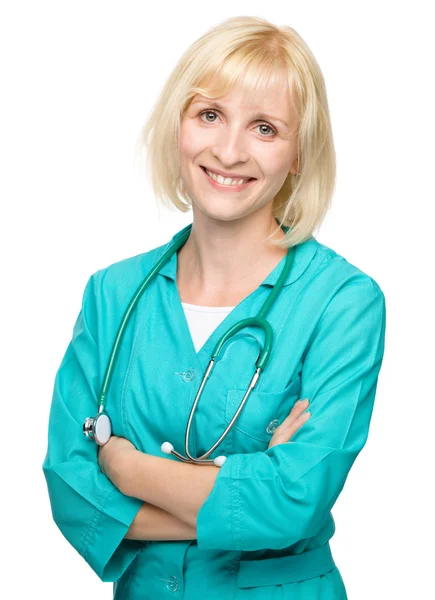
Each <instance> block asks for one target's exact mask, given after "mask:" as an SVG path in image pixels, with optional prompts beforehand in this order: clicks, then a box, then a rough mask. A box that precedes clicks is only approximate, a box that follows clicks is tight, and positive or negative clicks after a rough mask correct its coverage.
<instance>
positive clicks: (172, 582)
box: [166, 575, 178, 592]
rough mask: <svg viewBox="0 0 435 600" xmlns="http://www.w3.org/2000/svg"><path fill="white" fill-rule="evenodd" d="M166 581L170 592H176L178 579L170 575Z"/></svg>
mask: <svg viewBox="0 0 435 600" xmlns="http://www.w3.org/2000/svg"><path fill="white" fill-rule="evenodd" d="M167 582H168V583H167V584H166V587H167V588H168V590H169V591H170V592H176V591H177V590H178V579H177V578H176V577H175V575H171V576H170V577H169V579H168V580H167Z"/></svg>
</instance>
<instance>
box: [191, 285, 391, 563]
mask: <svg viewBox="0 0 435 600" xmlns="http://www.w3.org/2000/svg"><path fill="white" fill-rule="evenodd" d="M385 328H386V308H385V297H384V294H383V292H382V290H381V289H380V288H379V286H378V284H377V283H376V282H375V281H374V280H373V279H372V278H369V279H368V280H364V281H359V282H355V281H353V282H352V281H349V282H347V283H346V284H344V285H343V286H342V287H341V288H340V289H339V291H338V292H337V293H336V294H335V295H334V296H333V298H332V299H331V300H330V301H329V303H328V305H327V307H326V309H325V310H324V312H323V314H322V316H321V318H320V319H319V321H318V323H317V324H316V327H315V330H314V332H313V335H312V336H311V338H310V341H309V344H308V346H307V348H306V350H305V357H304V360H303V367H302V374H301V380H302V384H301V385H302V389H301V394H300V398H308V399H309V401H310V406H309V407H308V410H309V411H310V412H311V417H310V419H309V420H308V421H307V422H306V423H304V425H303V426H302V427H301V428H300V429H299V430H298V431H297V432H296V433H295V434H294V435H293V437H292V438H291V440H290V441H289V442H288V443H283V444H278V445H277V446H273V447H272V448H268V449H267V450H266V451H265V452H254V453H251V454H233V455H230V456H228V457H227V460H226V461H225V463H224V464H223V466H222V467H221V468H220V470H219V473H218V476H217V478H216V481H215V484H214V486H213V488H212V490H211V492H210V494H209V496H208V497H207V499H206V501H205V502H204V504H203V505H202V506H201V508H200V510H199V513H198V516H197V524H196V527H197V540H198V547H199V548H201V549H227V550H248V551H249V550H260V549H264V548H269V549H280V548H285V547H288V546H291V545H293V544H294V543H296V542H298V541H300V540H302V539H306V538H310V537H313V536H314V535H316V533H317V532H318V531H319V530H320V529H321V527H322V525H323V524H324V522H325V521H326V519H327V518H328V516H329V513H330V510H331V508H332V506H333V505H334V503H335V501H336V499H337V497H338V495H339V494H340V492H341V490H342V488H343V486H344V483H345V481H346V478H347V475H348V473H349V470H350V469H351V467H352V464H353V463H354V461H355V459H356V457H357V455H358V453H359V452H360V450H361V449H362V448H363V446H364V444H365V442H366V439H367V436H368V430H369V424H370V420H371V415H372V411H373V404H374V399H375V394H376V387H377V380H378V374H379V371H380V368H381V364H382V360H383V354H384V340H385Z"/></svg>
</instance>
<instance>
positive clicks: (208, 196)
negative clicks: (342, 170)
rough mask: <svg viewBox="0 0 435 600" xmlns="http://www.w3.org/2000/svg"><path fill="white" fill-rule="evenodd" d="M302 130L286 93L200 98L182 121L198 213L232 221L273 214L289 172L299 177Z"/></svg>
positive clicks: (184, 169)
mask: <svg viewBox="0 0 435 600" xmlns="http://www.w3.org/2000/svg"><path fill="white" fill-rule="evenodd" d="M259 113H261V115H260V116H259ZM297 126H298V118H297V114H296V112H295V110H294V109H293V106H292V103H291V101H290V95H289V93H287V95H285V94H283V93H282V91H281V90H276V89H268V90H267V93H265V94H262V96H261V97H257V98H250V99H249V100H245V101H243V98H242V94H241V91H240V90H239V89H237V88H234V89H233V90H231V92H230V93H229V94H227V95H226V96H225V97H221V98H219V99H217V100H216V101H214V100H208V99H207V98H205V97H203V96H201V95H199V94H197V95H196V96H195V97H194V98H193V99H192V101H191V103H190V105H189V107H188V108H187V110H186V111H185V113H184V114H183V116H182V119H181V124H180V145H179V152H180V169H181V178H182V180H183V182H184V185H185V186H186V189H187V191H188V193H189V195H190V197H191V198H192V199H193V202H194V205H193V207H192V208H193V210H194V211H195V206H196V207H197V208H198V209H199V210H201V212H203V213H205V214H206V215H208V216H209V217H211V218H215V219H220V220H227V221H228V220H234V219H238V218H241V217H243V216H246V215H248V214H251V213H252V212H253V211H256V210H260V209H262V210H263V211H267V210H268V209H269V212H270V214H271V211H272V202H273V199H274V197H275V196H276V194H277V193H278V192H279V190H280V189H281V187H282V185H283V183H284V181H285V179H286V177H287V176H288V174H289V172H292V173H296V172H297V166H298V165H297V133H296V130H297ZM205 169H207V170H208V171H212V172H214V173H216V172H217V173H219V172H222V173H223V175H224V178H223V179H222V178H221V177H220V178H218V179H217V180H216V177H217V175H214V176H213V175H211V176H210V174H207V173H206V171H205ZM229 177H231V178H232V180H231V182H230V181H229V180H228V179H226V178H229ZM248 178H249V181H248V182H247V183H246V182H245V181H244V182H243V184H240V181H239V180H240V179H244V180H246V179H248ZM251 178H252V179H251Z"/></svg>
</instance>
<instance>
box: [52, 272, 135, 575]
mask: <svg viewBox="0 0 435 600" xmlns="http://www.w3.org/2000/svg"><path fill="white" fill-rule="evenodd" d="M97 276H98V275H97V274H94V275H92V276H91V277H90V278H89V280H88V282H87V284H86V288H85V291H84V294H83V301H82V307H81V310H80V313H79V315H78V317H77V320H76V323H75V325H74V329H73V334H72V340H71V342H70V343H69V345H68V347H67V350H66V352H65V355H64V357H63V360H62V362H61V364H60V367H59V369H58V371H57V374H56V377H55V382H54V391H53V397H52V403H51V409H50V416H49V424H48V447H47V453H46V456H45V460H44V462H43V465H42V468H43V472H44V475H45V479H46V483H47V487H48V494H49V498H50V504H51V510H52V514H53V519H54V521H55V523H56V525H57V526H58V528H59V529H60V531H61V532H62V534H63V535H64V537H65V538H66V539H67V540H68V542H69V543H70V544H71V545H72V546H73V547H74V548H75V549H76V550H77V552H79V554H80V555H81V556H82V557H83V558H84V559H85V560H86V562H87V563H88V564H89V565H90V566H91V568H92V569H93V570H94V571H95V573H96V574H97V575H98V577H100V579H101V580H102V581H116V580H117V579H118V578H119V577H120V576H121V575H122V574H123V572H124V571H125V570H126V569H127V567H128V566H129V564H130V563H131V562H132V561H133V559H134V558H135V557H136V555H137V553H138V551H139V548H140V547H142V546H143V544H142V543H141V542H135V541H134V540H125V539H124V536H125V534H126V532H127V531H128V529H129V527H130V525H131V523H132V521H133V520H134V518H135V516H136V514H137V513H138V511H139V509H140V507H141V506H142V504H143V502H142V501H141V500H139V499H137V498H132V497H130V496H125V495H124V494H122V493H121V492H120V491H119V490H118V488H116V487H115V486H114V485H113V484H112V482H111V481H110V480H109V479H108V478H107V477H106V475H105V474H104V473H103V472H102V471H101V469H100V467H99V464H98V446H97V444H96V443H95V442H93V441H90V440H88V439H87V438H86V437H85V436H84V435H83V422H84V420H85V418H86V417H89V416H95V414H96V413H97V410H98V395H99V391H100V390H99V388H100V386H101V378H100V372H99V367H98V364H99V361H98V344H97V315H96V303H95V296H94V294H95V291H94V280H95V278H96V277H97Z"/></svg>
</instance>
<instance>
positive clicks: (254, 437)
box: [225, 374, 301, 453]
mask: <svg viewBox="0 0 435 600" xmlns="http://www.w3.org/2000/svg"><path fill="white" fill-rule="evenodd" d="M300 391H301V376H300V374H298V375H297V376H296V377H295V378H294V379H292V380H291V381H290V383H289V384H288V385H287V387H286V388H285V389H284V390H281V391H278V392H266V391H260V390H257V389H254V390H253V391H252V392H251V394H250V396H249V398H248V400H247V401H246V404H245V406H244V407H243V408H242V412H241V413H240V415H239V416H238V418H237V421H236V422H235V424H234V425H233V428H232V430H231V431H230V432H229V434H228V436H227V437H228V438H229V439H228V442H227V450H228V451H229V452H230V453H234V452H255V451H258V450H262V451H264V450H266V449H267V447H268V445H269V442H270V440H271V439H272V435H273V431H274V430H275V429H276V427H277V426H278V425H280V424H281V423H282V422H283V421H284V419H285V418H286V417H287V416H288V414H289V413H290V411H291V409H292V408H293V405H294V403H295V402H296V400H298V399H299V393H300ZM245 392H246V390H245V389H231V390H228V392H227V400H226V414H225V420H226V425H228V424H229V423H230V421H231V419H232V418H233V416H234V415H235V413H236V412H237V409H238V407H239V406H240V403H241V401H242V399H243V396H244V394H245Z"/></svg>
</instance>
